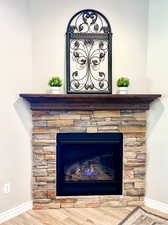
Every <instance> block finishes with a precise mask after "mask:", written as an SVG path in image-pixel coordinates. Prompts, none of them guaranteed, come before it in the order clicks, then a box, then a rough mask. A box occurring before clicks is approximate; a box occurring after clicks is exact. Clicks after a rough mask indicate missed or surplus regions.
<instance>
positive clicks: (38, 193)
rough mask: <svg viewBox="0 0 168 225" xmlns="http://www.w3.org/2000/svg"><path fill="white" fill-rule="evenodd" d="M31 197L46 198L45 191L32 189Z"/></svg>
mask: <svg viewBox="0 0 168 225" xmlns="http://www.w3.org/2000/svg"><path fill="white" fill-rule="evenodd" d="M32 195H33V199H47V191H42V190H33V193H32Z"/></svg>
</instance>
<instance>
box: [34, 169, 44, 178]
mask: <svg viewBox="0 0 168 225" xmlns="http://www.w3.org/2000/svg"><path fill="white" fill-rule="evenodd" d="M33 176H34V177H39V176H40V177H46V176H47V170H46V169H37V168H35V169H33Z"/></svg>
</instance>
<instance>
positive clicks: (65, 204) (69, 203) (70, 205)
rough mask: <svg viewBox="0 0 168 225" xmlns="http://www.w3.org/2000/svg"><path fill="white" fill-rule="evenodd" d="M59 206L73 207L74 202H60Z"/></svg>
mask: <svg viewBox="0 0 168 225" xmlns="http://www.w3.org/2000/svg"><path fill="white" fill-rule="evenodd" d="M61 208H74V203H72V202H65V203H62V202H61Z"/></svg>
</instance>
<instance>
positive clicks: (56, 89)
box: [48, 87, 63, 94]
mask: <svg viewBox="0 0 168 225" xmlns="http://www.w3.org/2000/svg"><path fill="white" fill-rule="evenodd" d="M48 92H49V93H50V94H63V88H62V87H50V88H49V90H48Z"/></svg>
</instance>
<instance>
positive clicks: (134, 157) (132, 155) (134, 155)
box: [124, 152, 137, 159]
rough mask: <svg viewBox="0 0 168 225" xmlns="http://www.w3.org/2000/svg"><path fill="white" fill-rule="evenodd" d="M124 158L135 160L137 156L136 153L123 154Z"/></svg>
mask: <svg viewBox="0 0 168 225" xmlns="http://www.w3.org/2000/svg"><path fill="white" fill-rule="evenodd" d="M124 157H125V158H127V159H136V157H137V154H136V152H125V153H124Z"/></svg>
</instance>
